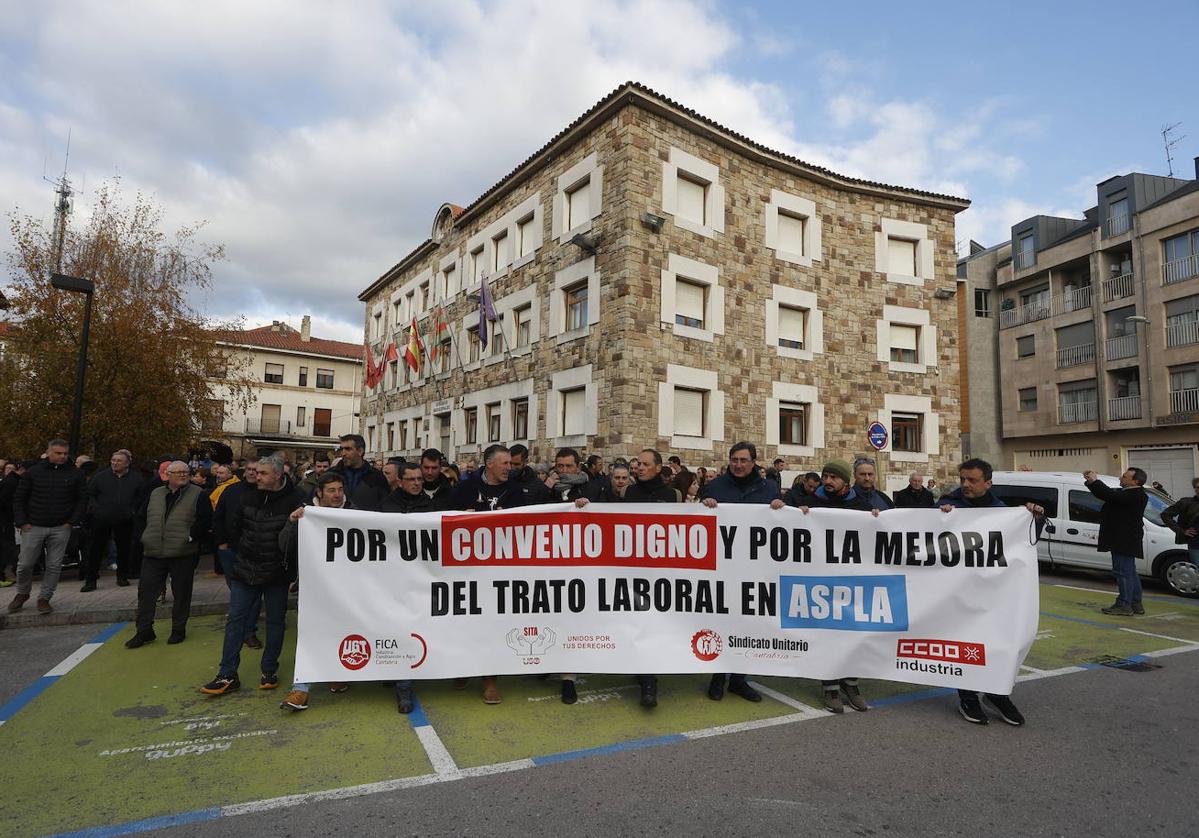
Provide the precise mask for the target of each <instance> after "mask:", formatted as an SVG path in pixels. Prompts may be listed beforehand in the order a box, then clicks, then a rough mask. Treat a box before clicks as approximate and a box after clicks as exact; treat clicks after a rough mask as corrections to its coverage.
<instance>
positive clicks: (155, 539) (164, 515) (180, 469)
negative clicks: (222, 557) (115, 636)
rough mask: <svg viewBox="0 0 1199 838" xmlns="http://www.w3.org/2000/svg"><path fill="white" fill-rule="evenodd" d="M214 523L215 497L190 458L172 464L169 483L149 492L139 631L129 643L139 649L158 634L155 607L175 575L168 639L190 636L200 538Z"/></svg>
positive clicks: (139, 590)
mask: <svg viewBox="0 0 1199 838" xmlns="http://www.w3.org/2000/svg"><path fill="white" fill-rule="evenodd" d="M211 529H212V503H211V502H210V501H209V500H208V493H207V492H205V491H204V490H203V489H201V488H200V487H199V486H197V485H196V484H195V483H192V482H191V469H189V468H188V466H187V463H185V462H182V461H181V460H175V461H174V462H173V463H171V464H170V465H168V466H167V485H165V486H159V487H158V488H157V489H155V490H154V491H153V492H151V493H150V502H149V504H148V505H147V507H146V528H145V529H144V530H143V531H142V546H143V548H144V552H143V555H142V572H141V576H140V578H139V579H138V581H137V618H136V624H137V633H136V634H134V635H133V637H131V638H129V639H128V640H127V641H125V648H127V649H137V648H139V647H141V646H145V645H146V644H147V643H149V642H150V641H151V640H154V639H155V634H154V611H155V608H156V607H157V604H158V593H159V591H161V590H162V588H163V586H164V585H165V584H166V581H167V576H170V577H171V595H172V596H173V597H174V600H175V601H174V604H173V605H172V606H171V636H170V637H168V638H167V643H169V644H172V645H173V644H175V643H182V642H183V641H184V639H185V638H186V637H187V618H188V616H189V615H190V614H191V603H192V583H193V581H194V580H195V575H196V563H197V562H198V561H199V559H200V543H201V542H202V541H203V540H204V539H205V538H207V536H208V533H209V531H211Z"/></svg>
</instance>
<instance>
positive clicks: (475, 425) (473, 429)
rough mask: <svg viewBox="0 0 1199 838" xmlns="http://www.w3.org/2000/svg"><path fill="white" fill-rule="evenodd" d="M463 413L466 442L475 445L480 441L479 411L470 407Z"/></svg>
mask: <svg viewBox="0 0 1199 838" xmlns="http://www.w3.org/2000/svg"><path fill="white" fill-rule="evenodd" d="M462 413H463V415H464V418H465V421H466V442H467V444H468V445H473V444H475V443H477V442H478V441H479V409H478V408H477V407H468V408H466V409H465V410H464V411H462Z"/></svg>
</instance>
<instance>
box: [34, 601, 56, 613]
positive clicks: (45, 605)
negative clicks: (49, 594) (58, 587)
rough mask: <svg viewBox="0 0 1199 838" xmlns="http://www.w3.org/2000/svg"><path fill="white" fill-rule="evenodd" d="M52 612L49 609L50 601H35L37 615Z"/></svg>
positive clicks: (51, 609)
mask: <svg viewBox="0 0 1199 838" xmlns="http://www.w3.org/2000/svg"><path fill="white" fill-rule="evenodd" d="M53 610H54V609H53V608H51V607H50V600H48V599H39V600H38V601H37V613H39V614H49V613H50V612H51V611H53Z"/></svg>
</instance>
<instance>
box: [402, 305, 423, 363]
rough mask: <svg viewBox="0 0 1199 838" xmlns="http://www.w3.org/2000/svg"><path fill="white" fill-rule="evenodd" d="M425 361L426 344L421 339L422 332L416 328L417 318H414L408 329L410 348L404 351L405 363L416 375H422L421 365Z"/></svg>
mask: <svg viewBox="0 0 1199 838" xmlns="http://www.w3.org/2000/svg"><path fill="white" fill-rule="evenodd" d="M424 359H425V344H424V343H423V342H422V341H421V339H420V332H419V331H417V328H416V318H415V317H413V318H412V325H411V326H409V327H408V346H407V347H405V349H404V363H406V364H407V365H408V366H409V367H410V368H411V369H412V371H413V372H414V373H418V374H419V373H420V368H421V364H422V363H423V362H424Z"/></svg>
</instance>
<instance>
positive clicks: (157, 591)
mask: <svg viewBox="0 0 1199 838" xmlns="http://www.w3.org/2000/svg"><path fill="white" fill-rule="evenodd" d="M0 467H2V468H3V474H4V477H3V480H2V481H0V536H3V537H0V585H5V586H12V585H14V584H15V587H16V595H15V596H14V598H13V599H12V601H11V602H10V603H9V604H8V611H9V613H13V612H16V611H19V610H21V609H22V608H23V607H24V606H25V604H26V602H27V601H28V600H29V599H30V597H31V595H32V586H33V577H34V574H35V570H36V569H37V568H38V567H41V568H42V575H41V587H40V589H39V591H38V595H37V600H36V607H37V610H38V612H39V613H42V614H49V613H51V611H52V610H53V606H52V605H51V600H52V599H53V597H54V593H55V590H56V587H57V585H58V583H59V580H60V576H61V572H62V567H63V561H64V557H65V556H66V555H67V554H68V552H72V551H73V553H72V554H73V555H77V556H78V557H80V561H79V565H80V580H81V581H82V582H83V586H82V587H81V589H80V590H81V591H82V592H85V593H86V592H90V591H95V590H96V589H97V587H98V586H99V583H100V578H101V575H102V573H101V571H102V569H103V568H104V566H105V565H108V566H109V567H111V568H112V569H113V570H114V574H115V580H116V584H117V585H120V586H125V585H130V584H131V583H132V581H136V582H137V585H138V591H137V594H138V596H137V616H136V620H135V623H136V629H135V633H134V634H133V636H132V637H130V638H129V639H128V640H127V641H126V642H125V645H126V646H127V647H128V648H130V649H137V648H140V647H142V646H144V645H146V644H147V643H150V642H153V641H154V640H156V639H157V636H156V634H155V631H154V621H155V612H156V608H157V606H158V603H159V602H160V601H162V600H164V599H165V588H166V586H167V583H168V581H169V584H170V589H171V595H172V608H171V630H170V634H169V635H168V638H167V641H166V642H167V643H168V644H177V643H182V642H184V641H185V640H186V637H187V622H188V616H189V613H190V607H191V596H192V585H193V580H194V577H195V573H196V571H197V566H198V563H199V560H200V557H201V555H206V554H211V555H212V557H213V573H214V574H216V575H220V576H223V577H224V580H225V582H226V584H227V585H228V587H229V611H228V616H227V618H226V622H225V636H224V643H223V646H222V652H221V660H220V662H219V664H218V668H217V673H216V676H215V677H214V678H213V679H212V680H210V681H208V682H207V683H205V684H204V685H203V686H202V687H201V688H200V689H201V692H203V693H205V694H208V695H211V696H220V695H224V694H227V693H229V692H232V691H234V690H237V689H239V688H240V687H241V681H240V679H239V675H238V673H239V669H240V665H241V654H242V650H243V648H250V649H255V650H257V649H261V650H262V656H261V662H260V666H259V670H260V677H259V680H258V684H257V686H258V688H259V689H262V690H273V689H276V688H278V686H279V679H278V672H279V658H280V655H281V653H282V650H283V641H284V630H285V616H286V611H287V606H288V595H289V592H292V591H294V590H295V589H296V587H297V585H298V584H299V582H300V581H301V580H299V579H298V578H297V576H298V574H297V567H298V561H297V537H296V533H297V528H298V521H299V520H300V518H302V517H303V514H304V509H305V507H307V506H320V507H338V508H353V509H361V510H369V511H378V512H384V513H393V514H408V513H416V512H433V511H451V510H452V511H464V512H465V511H495V510H502V509H513V508H518V507H522V506H528V505H532V504H539V503H555V502H565V503H574V504H575V505H576V506H578V507H585V506H587V505H589V504H592V503H596V504H609V503H685V502H696V503H702V504H704V505H705V506H707V507H710V508H714V507H717V506H719V505H722V504H761V505H768V506H770V507H772V508H775V509H779V508H782V507H783V506H791V507H795V508H798V509H799V510H801V511H802V512H803V513H805V514H806V513H807V512H809V511H810V510H811V509H823V508H831V509H847V510H856V511H859V512H862V513H865V514H871V515H875V516H877V515H880V514H886V513H888V512H890V511H891V510H893V509H902V508H927V509H933V508H939V509H941V510H942V511H943V512H944V513H946V514H948V513H951V512H952V511H953V510H954V509H958V508H972V507H1002V506H1004V504H1003V502H1002V501H1001V500H1000V499H998V498H997V497H995V495H993V494H992V493H991V491H990V489H991V477H992V468H991V466H990V464H988V463H986V462H985V461H983V460H979V459H970V460H967V461H965V462H963V463H962V464H961V465H960V466H959V469H958V484H959V485H958V486H957V488H955V489H953V490H952V491H948V492H945V493H944V494H941V493H940V492H939V490H938V488H937V487H935V486H934V485H933V481H931V480H930V481H928V485H925V481H924V478H923V476H922V475H920V474H912V475H911V476H910V479H909V482H908V485H907V486H906V487H905V488H904V489H902V490H901V491H898V492H896V493H895V496H894V498H892V497H890V496H888V495H887V494H886V493H885V492H883V491H882V490H880V489H879V487H878V482H877V481H878V477H877V474H876V469H875V461H874V460H873V459H871V458H869V457H858V458H857V459H855V460H853V461H852V462H851V461H849V460H846V459H840V458H832V459H829V460H828V461H827V462H825V463H824V465H823V468H822V469H821V470H820V472H807V473H804V474H800V475H799V476H797V477H796V478H795V479H794V481H793V482H792V485H790V486H784V485H783V481H782V475H783V473H784V472H785V471H786V469H785V463H784V462H783V461H782V460H777V459H776V460H775V461H774V462H773V463H772V464H771V466H769V467H766V466H764V465H763V464H761V463H759V462H758V452H757V448H756V447H755V445H754V444H753V443H750V442H738V443H736V444H735V445H733V446H732V448H731V449H730V450H729V454H728V461H727V463H725V464H723V465H722V466H721V467H719V468H706V467H701V468H697V469H696V470H695V471H694V472H692V471H690V470H688V469H687V467H686V466H685V465H684V464H683V463H682V461H681V459H680V458H679V457H677V456H670V457H667V458H665V459H663V457H662V454H661V453H660V452H659V451H657V450H655V449H653V448H645V449H643V450H640V451H638V452H637V453H636V454H635V455H633V456H630V457H628V458H627V459H625V458H618V459H615V460H613V461H612V462H611V463H610V464H606V463H605V461H604V459H603V458H602V457H601V456H600V455H598V454H592V455H591V456H589V457H587V458H586V459H584V458H583V457H582V456H581V455H580V454H579V452H578V451H576V450H575V449H573V448H563V449H560V450H558V451H557V452H556V455H555V457H554V462H553V464H552V465H549V464H546V465H537V464H532V463H530V455H529V449H528V448H527V447H526V446H524V445H513V446H511V447H506V446H503V445H492V446H490V447H489V448H487V449H486V451H484V452H483V454H482V456H481V458H480V459H478V460H476V459H473V458H472V459H470V460H468V461H467V462H465V463H463V464H462V465H461V466H458V465H455V464H453V463H450V462H448V461H447V460H446V458H445V457H444V456H443V455H442V453H441V452H440V451H438V450H436V449H433V448H430V449H427V450H425V451H424V452H422V454H421V456H420V458H419V460H418V461H416V462H408V461H405V460H403V459H400V458H394V459H390V460H386V461H382V460H374V461H373V462H370V461H368V460H367V459H366V452H365V442H364V440H363V438H362V437H361V436H359V435H357V434H349V435H346V436H343V437H341V438H340V441H339V447H338V450H337V452H336V455H335V456H334V457H333V458H330V457H329V456H327V455H323V454H321V455H317V456H316V457H315V459H314V460H313V462H312V463H311V464H298V465H294V466H293V464H291V463H288V462H287V461H286V460H285V459H284V457H282V456H281V455H279V454H274V455H271V456H266V457H262V458H259V459H255V458H250V459H246V460H241V461H238V462H237V463H232V462H230V463H199V462H194V461H193V462H185V461H183V460H181V459H177V458H172V457H169V456H168V457H160V458H158V460H157V461H155V462H153V463H147V464H141V467H136V466H135V463H134V459H133V456H132V454H131V453H130V452H129V451H128V450H124V449H122V450H119V451H116V452H114V453H113V454H112V456H111V458H110V460H109V465H108V467H107V468H104V469H99V468H97V465H96V464H95V463H94V462H92V461H91V460H90V458H87V457H80V458H77V459H76V461H75V462H71V461H69V449H68V444H67V443H66V442H65V441H64V440H61V439H55V440H51V441H50V443H49V445H48V446H47V449H46V451H45V453H44V454H43V455H42V456H41V457H40V458H39V459H36V460H26V461H23V462H19V463H17V462H12V463H8V462H4V461H3V460H0ZM1085 476H1086V479H1087V486H1088V487H1089V488H1090V489H1091V491H1092V492H1093V493H1095V494H1096V495H1097V496H1098V497H1099V498H1101V499H1102V500H1104V501H1105V515H1108V513H1110V516H1109V517H1110V518H1111V520H1110V522H1108V519H1107V518H1106V517H1105V524H1104V526H1102V527H1101V530H1100V536H1099V549H1101V550H1110V551H1111V552H1112V561H1113V571H1114V572H1115V574H1116V576H1117V580H1118V581H1119V588H1120V593H1119V597H1118V599H1117V601H1116V603H1115V604H1114V605H1113V606H1112V607H1111V609H1105V610H1106V611H1107V612H1108V613H1112V614H1129V615H1131V614H1138V613H1144V609H1143V606H1142V604H1141V595H1140V593H1141V592H1140V582H1139V578H1138V577H1137V575H1136V569H1135V564H1134V562H1135V558H1134V557H1135V556H1136V555H1139V550H1140V535H1139V527H1140V524H1139V523H1138V521H1139V518H1138V516H1139V513H1140V511H1143V509H1144V506H1145V492H1144V489H1143V488H1141V487H1143V486H1144V484H1145V480H1146V475H1145V473H1144V472H1143V471H1141V470H1140V469H1129V470H1128V471H1127V472H1125V474H1124V475H1123V476H1122V477H1121V488H1120V489H1113V488H1110V487H1108V486H1106V485H1105V484H1103V483H1102V482H1101V481H1099V480H1098V479H1097V478H1096V475H1095V474H1094V472H1088V473H1087V474H1086V475H1085ZM1138 504H1139V509H1138ZM1027 507H1028V510H1029V512H1030V513H1032V515H1033V516H1034V519H1035V521H1036V522H1037V534H1038V536H1039V535H1040V529H1041V526H1042V525H1043V524H1044V521H1045V511H1044V509H1042V508H1041V507H1039V506H1037V505H1035V504H1027ZM1195 507H1196V508H1195V509H1194V510H1191V509H1190V507H1187V508H1186V509H1182V508H1181V507H1180V508H1179V510H1178V511H1177V513H1176V516H1175V517H1176V518H1177V524H1176V528H1177V531H1178V532H1179V537H1180V539H1182V538H1186V539H1190V540H1193V541H1196V542H1197V543H1199V535H1196V533H1197V532H1199V530H1197V526H1199V499H1197V503H1196V504H1195ZM1172 509H1173V508H1172ZM18 544H19V550H18ZM14 566H15V579H14V580H9V579H8V578H7V574H8V572H9V569H10V568H13V567H14ZM1130 568H1131V574H1130V572H1129V569H1130ZM264 610H265V620H264V624H265V640H263V639H260V638H259V637H258V624H259V621H260V620H263V611H264ZM852 674H853V673H846V674H845V677H842V678H838V679H834V680H826V681H824V682H823V701H824V706H825V707H826V708H827V709H828V710H829V711H831V712H833V713H843V712H844V710H845V706H846V705H847V704H848V705H849V707H851V708H852V709H854V710H857V711H865V710H868V709H869V704H868V702H867V700H866V698H865V696H863V694H862V692H861V689H860V688H859V685H858V682H857V679H855V678H854V677H852ZM637 682H638V684H639V685H640V693H641V694H640V702H641V704H642V705H643V706H644V707H647V708H652V707H655V706H656V705H657V700H658V679H657V676H655V675H650V674H643V675H638V676H637ZM465 685H466V682H465V680H459V681H457V682H456V683H455V686H457V687H459V688H465ZM347 688H348V685H347V684H344V683H334V684H330V685H329V689H330V691H332V692H341V691H344V690H346V689H347ZM311 692H312V685H311V684H306V683H293V684H292V685H291V689H290V690H289V692H288V694H287V697H286V698H285V699H284V700H283V702H282V703H281V706H282V707H284V708H287V709H289V710H292V711H299V710H304V709H306V708H307V707H308V701H309V696H310V694H311ZM395 692H396V701H397V708H398V709H399V711H400V712H401V713H409V712H411V711H412V710H413V709H414V706H415V695H414V690H413V684H412V682H411V681H398V682H396V684H395ZM707 692H708V697H709V698H711V699H712V700H714V701H720V700H722V699H723V698H724V695H725V693H726V692H728V693H732V694H734V695H737V696H739V697H741V698H743V699H745V700H747V701H752V702H757V701H761V695H760V694H759V693H758V692H757V690H755V689H754V687H753V686H752V685H751V684H750V683H749V681H748V680H747V678H746V676H745V675H743V674H738V673H725V674H717V675H713V676H712V678H711V680H710V682H709V685H708V691H707ZM482 698H483V700H484V701H485V702H486V703H488V704H496V703H499V702H500V700H501V696H500V689H499V683H498V679H497V678H496V677H495V676H488V677H484V678H483V680H482ZM577 698H578V694H577V691H576V688H575V676H574V675H572V674H564V675H563V676H562V682H561V700H562V701H563V702H564V703H566V704H573V703H575V702H576V701H577ZM986 700H987V701H988V703H989V704H990V705H991V707H993V708H994V709H995V710H996V711H997V712H998V713H999V715H1000V717H1001V718H1002V719H1003V720H1004V721H1005V722H1008V723H1009V724H1012V725H1020V724H1023V723H1024V717H1023V716H1022V715H1021V714H1020V711H1019V710H1017V709H1016V707H1015V705H1014V704H1013V703H1012V701H1011V698H1010V697H1009V696H1005V695H987V696H986ZM959 706H960V712H961V714H962V716H963V717H964V718H966V719H967V720H968V721H970V722H973V723H975V724H986V723H987V722H988V721H989V717H988V715H987V713H986V712H985V711H984V710H983V707H982V704H981V702H980V698H979V696H978V695H977V694H976V693H973V692H970V691H959Z"/></svg>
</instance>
